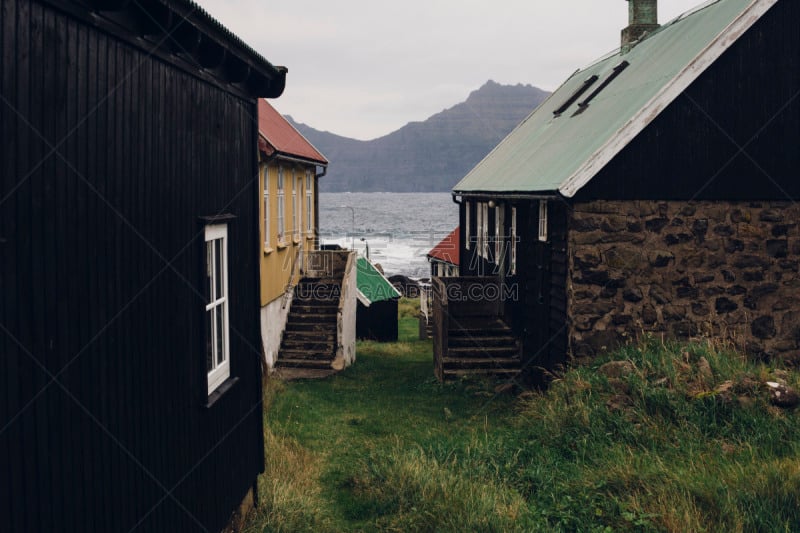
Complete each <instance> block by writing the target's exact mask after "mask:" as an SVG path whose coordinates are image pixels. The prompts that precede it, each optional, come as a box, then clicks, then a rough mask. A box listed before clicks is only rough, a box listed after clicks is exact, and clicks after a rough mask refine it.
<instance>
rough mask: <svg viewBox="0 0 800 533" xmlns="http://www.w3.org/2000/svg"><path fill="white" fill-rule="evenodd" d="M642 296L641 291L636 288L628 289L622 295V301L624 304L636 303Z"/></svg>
mask: <svg viewBox="0 0 800 533" xmlns="http://www.w3.org/2000/svg"><path fill="white" fill-rule="evenodd" d="M642 298H644V295H642V290H641V289H639V288H638V287H628V288H627V289H625V290H624V291H623V293H622V299H623V300H625V301H626V302H631V303H637V302H641V301H642Z"/></svg>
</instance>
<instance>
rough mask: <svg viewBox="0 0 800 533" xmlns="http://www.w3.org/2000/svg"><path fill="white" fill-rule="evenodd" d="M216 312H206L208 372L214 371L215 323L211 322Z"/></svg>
mask: <svg viewBox="0 0 800 533" xmlns="http://www.w3.org/2000/svg"><path fill="white" fill-rule="evenodd" d="M213 313H214V310H213V309H212V310H211V311H206V372H211V371H212V370H214V334H213V328H214V321H213V320H211V318H212V316H213Z"/></svg>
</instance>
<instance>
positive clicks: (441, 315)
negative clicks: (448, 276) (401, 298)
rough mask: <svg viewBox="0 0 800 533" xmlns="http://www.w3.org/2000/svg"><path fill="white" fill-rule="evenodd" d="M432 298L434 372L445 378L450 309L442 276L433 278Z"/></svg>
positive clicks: (438, 377)
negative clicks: (444, 363) (444, 362)
mask: <svg viewBox="0 0 800 533" xmlns="http://www.w3.org/2000/svg"><path fill="white" fill-rule="evenodd" d="M431 300H432V302H431V303H432V305H433V316H432V318H433V372H434V374H435V375H436V379H438V380H439V381H442V379H443V378H444V371H443V364H442V362H443V360H444V358H445V357H447V345H448V338H447V334H448V329H449V328H450V312H449V311H450V310H449V302H448V300H447V285H446V284H445V283H444V281H442V278H433V279H432V280H431Z"/></svg>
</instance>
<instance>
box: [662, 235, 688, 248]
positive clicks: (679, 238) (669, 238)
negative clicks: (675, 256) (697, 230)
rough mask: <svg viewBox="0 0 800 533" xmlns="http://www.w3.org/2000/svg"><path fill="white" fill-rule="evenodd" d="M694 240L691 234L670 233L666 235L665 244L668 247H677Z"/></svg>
mask: <svg viewBox="0 0 800 533" xmlns="http://www.w3.org/2000/svg"><path fill="white" fill-rule="evenodd" d="M692 239H693V237H692V235H691V234H690V233H670V234H669V235H664V242H665V243H666V244H667V246H675V245H676V244H685V243H687V242H690V241H691V240H692Z"/></svg>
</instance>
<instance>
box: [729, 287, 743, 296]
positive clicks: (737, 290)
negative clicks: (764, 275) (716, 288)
mask: <svg viewBox="0 0 800 533" xmlns="http://www.w3.org/2000/svg"><path fill="white" fill-rule="evenodd" d="M725 292H727V293H728V294H729V295H730V296H739V295H740V294H744V293H746V292H747V289H746V288H744V287H742V286H741V285H734V286H733V287H728V290H727V291H725Z"/></svg>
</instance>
